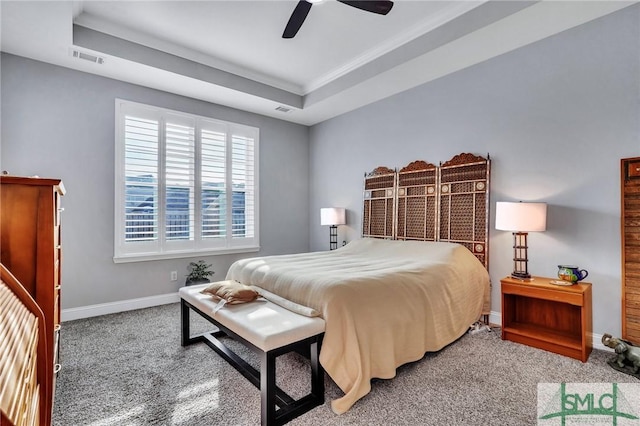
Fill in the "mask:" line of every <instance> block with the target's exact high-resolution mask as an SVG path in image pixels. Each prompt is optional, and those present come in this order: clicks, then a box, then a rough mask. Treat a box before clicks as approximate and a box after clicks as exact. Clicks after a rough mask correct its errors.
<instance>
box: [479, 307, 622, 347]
mask: <svg viewBox="0 0 640 426" xmlns="http://www.w3.org/2000/svg"><path fill="white" fill-rule="evenodd" d="M489 323H490V324H502V312H496V311H491V314H490V315H489ZM592 336H593V337H592V345H593V349H600V350H602V351H610V352H611V351H613V349H611V348H609V347H607V346H605V345H603V344H602V334H596V333H593V335H592Z"/></svg>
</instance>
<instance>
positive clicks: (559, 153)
mask: <svg viewBox="0 0 640 426" xmlns="http://www.w3.org/2000/svg"><path fill="white" fill-rule="evenodd" d="M639 11H640V9H639V8H638V7H637V6H633V7H631V8H627V9H623V10H622V11H620V12H617V13H615V14H613V15H609V16H606V17H603V18H601V19H598V20H596V21H593V22H591V23H588V24H585V25H583V26H580V27H577V28H575V29H572V30H569V31H566V32H564V33H561V34H558V35H557V36H554V37H551V38H548V39H545V40H542V41H540V42H538V43H535V44H533V45H530V46H527V47H524V48H521V49H519V50H517V51H514V52H511V53H508V54H505V55H502V56H500V57H497V58H494V59H492V60H489V61H487V62H484V63H482V64H479V65H476V66H474V67H471V68H468V69H465V70H462V71H460V72H457V73H455V74H452V75H449V76H446V77H444V78H441V79H439V80H436V81H434V82H431V83H429V84H426V85H423V86H421V87H419V88H416V89H413V90H410V91H407V92H404V93H401V94H399V95H396V96H394V97H392V98H388V99H386V100H383V101H380V102H378V103H375V104H372V105H369V106H367V107H364V108H361V109H359V110H356V111H353V112H351V113H348V114H344V115H342V116H340V117H337V118H335V119H332V120H328V121H326V122H323V123H321V124H318V125H316V126H313V127H312V128H311V212H310V213H311V224H312V226H311V249H312V250H316V249H326V248H327V247H328V235H327V234H328V230H327V229H324V228H322V227H319V226H316V224H318V223H319V215H320V208H321V207H328V206H340V207H346V208H347V209H348V218H347V222H348V225H347V226H341V227H340V229H339V233H340V235H339V240H340V241H342V240H343V239H347V240H349V239H353V238H356V237H357V236H358V235H360V226H361V209H362V207H361V200H362V179H363V174H364V172H366V171H371V170H373V169H374V168H375V167H376V166H380V165H384V166H388V167H392V168H394V167H403V166H405V165H406V164H408V163H409V162H411V161H413V160H417V159H423V160H427V161H430V162H433V163H438V162H439V161H446V160H448V159H450V158H451V157H452V156H454V155H456V154H458V153H460V152H472V153H475V154H479V155H486V154H487V153H489V154H490V155H491V159H492V171H491V172H492V183H491V209H492V212H491V224H490V228H491V231H490V262H491V265H490V274H491V278H492V284H493V290H492V310H493V311H495V312H500V311H501V307H500V282H499V280H500V278H502V277H504V276H506V275H508V274H509V273H510V272H511V271H512V270H513V265H512V262H511V258H512V248H511V244H512V236H511V234H510V233H508V232H503V231H496V230H495V229H493V228H494V211H493V210H494V209H495V202H496V201H514V200H515V201H518V200H523V201H543V202H547V203H548V204H549V210H548V225H547V231H546V232H544V233H532V234H530V238H529V246H530V251H529V256H530V263H529V266H530V271H531V272H532V273H533V274H537V275H541V276H550V277H553V276H555V275H556V273H557V265H558V264H560V263H570V264H577V265H579V266H580V267H582V268H586V269H588V270H589V278H588V280H587V281H590V282H593V292H594V293H593V310H594V314H593V320H594V332H595V333H596V334H602V333H605V332H609V333H612V334H613V335H619V333H620V331H621V320H620V318H621V312H620V310H621V309H620V305H621V291H620V287H621V281H620V189H619V185H620V183H619V176H620V172H619V167H620V165H619V164H620V159H621V158H625V157H632V156H640V141H639V138H638V136H639V130H640V129H639V119H640V107H639V99H640V97H639V95H640V93H639V87H640V85H639V81H640V31H639V23H640V13H639Z"/></svg>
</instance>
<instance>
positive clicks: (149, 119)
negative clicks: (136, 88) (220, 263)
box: [114, 100, 259, 262]
mask: <svg viewBox="0 0 640 426" xmlns="http://www.w3.org/2000/svg"><path fill="white" fill-rule="evenodd" d="M258 133H259V132H258V129H257V128H254V127H249V126H243V125H240V124H235V123H228V122H224V121H219V120H214V119H211V118H206V117H199V116H195V115H190V114H184V113H180V112H175V111H170V110H165V109H162V108H156V107H152V106H147V105H142V104H137V103H133V102H126V101H122V100H116V179H115V180H116V182H115V185H116V190H115V200H116V202H115V233H116V235H115V253H114V261H115V262H127V261H137V260H152V259H163V258H173V257H188V256H193V255H197V254H218V253H234V252H242V251H257V250H258V248H259V240H258V185H257V176H258V169H257V165H258V161H257V160H258Z"/></svg>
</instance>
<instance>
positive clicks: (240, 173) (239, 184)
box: [231, 133, 256, 239]
mask: <svg viewBox="0 0 640 426" xmlns="http://www.w3.org/2000/svg"><path fill="white" fill-rule="evenodd" d="M254 145H255V140H254V138H253V137H252V136H249V135H248V134H247V133H245V134H232V137H231V146H232V151H231V182H232V186H233V203H232V206H231V210H232V212H231V219H232V227H231V229H232V238H234V239H239V238H242V239H252V238H254V237H255V224H256V222H255V215H254V212H255V161H254V160H255V156H254V154H255V149H254Z"/></svg>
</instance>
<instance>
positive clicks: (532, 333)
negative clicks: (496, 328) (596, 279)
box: [500, 277, 593, 362]
mask: <svg viewBox="0 0 640 426" xmlns="http://www.w3.org/2000/svg"><path fill="white" fill-rule="evenodd" d="M552 280H553V279H552V278H544V277H532V279H531V280H520V279H516V278H512V277H506V278H503V279H502V280H500V284H501V288H502V290H501V292H502V339H503V340H511V341H514V342H518V343H522V344H525V345H529V346H533V347H536V348H540V349H545V350H547V351H550V352H555V353H557V354H561V355H565V356H569V357H571V358H575V359H579V360H580V361H582V362H586V361H587V359H588V358H589V354H590V353H591V347H592V342H591V340H592V339H593V335H592V333H593V332H592V319H591V284H590V283H585V282H581V283H578V284H574V285H569V286H558V285H554V284H551V283H550V282H551V281H552Z"/></svg>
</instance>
